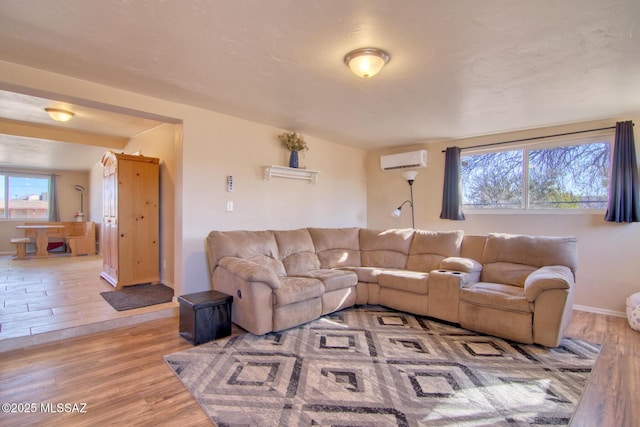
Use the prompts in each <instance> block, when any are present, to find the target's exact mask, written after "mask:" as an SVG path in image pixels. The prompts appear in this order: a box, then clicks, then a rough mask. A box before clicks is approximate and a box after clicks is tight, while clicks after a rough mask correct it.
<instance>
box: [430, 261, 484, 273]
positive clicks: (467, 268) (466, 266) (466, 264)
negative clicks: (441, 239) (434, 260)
mask: <svg viewBox="0 0 640 427" xmlns="http://www.w3.org/2000/svg"><path fill="white" fill-rule="evenodd" d="M438 268H439V269H442V270H452V271H462V272H463V273H478V272H480V271H482V264H480V263H479V262H478V261H476V260H475V259H471V258H460V257H449V258H445V259H443V260H442V261H440V266H439V267H438Z"/></svg>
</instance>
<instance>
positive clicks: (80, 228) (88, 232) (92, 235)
mask: <svg viewBox="0 0 640 427" xmlns="http://www.w3.org/2000/svg"><path fill="white" fill-rule="evenodd" d="M65 240H66V241H67V246H68V247H69V250H70V251H71V256H77V255H95V254H96V225H95V223H94V222H92V221H90V222H80V223H75V224H74V223H71V231H70V233H69V235H68V236H67V237H66V238H65Z"/></svg>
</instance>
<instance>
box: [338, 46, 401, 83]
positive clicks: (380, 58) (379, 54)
mask: <svg viewBox="0 0 640 427" xmlns="http://www.w3.org/2000/svg"><path fill="white" fill-rule="evenodd" d="M390 59H391V56H389V54H388V53H387V52H385V51H384V50H382V49H378V48H375V47H363V48H361V49H356V50H353V51H351V52H349V53H347V54H346V55H345V57H344V63H345V64H347V66H348V67H349V68H350V69H351V71H352V72H353V74H355V75H356V76H358V77H362V78H363V79H368V78H371V77H373V76H375V75H376V74H378V72H379V71H380V70H382V67H384V65H385V64H386V63H387V62H389V60H390Z"/></svg>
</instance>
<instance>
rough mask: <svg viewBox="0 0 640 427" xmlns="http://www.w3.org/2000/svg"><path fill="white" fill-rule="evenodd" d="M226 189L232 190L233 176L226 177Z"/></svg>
mask: <svg viewBox="0 0 640 427" xmlns="http://www.w3.org/2000/svg"><path fill="white" fill-rule="evenodd" d="M227 191H233V176H231V175H229V176H228V177H227Z"/></svg>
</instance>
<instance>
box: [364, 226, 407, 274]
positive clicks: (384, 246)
mask: <svg viewBox="0 0 640 427" xmlns="http://www.w3.org/2000/svg"><path fill="white" fill-rule="evenodd" d="M413 232H414V230H412V229H403V230H385V231H380V230H370V229H366V228H361V229H360V251H361V252H360V255H361V259H362V264H361V265H362V266H365V267H384V268H398V269H404V268H405V267H406V266H407V256H408V255H409V248H410V247H411V240H412V237H413Z"/></svg>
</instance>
